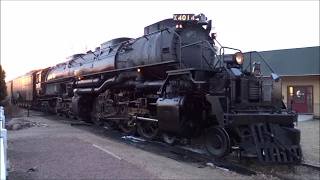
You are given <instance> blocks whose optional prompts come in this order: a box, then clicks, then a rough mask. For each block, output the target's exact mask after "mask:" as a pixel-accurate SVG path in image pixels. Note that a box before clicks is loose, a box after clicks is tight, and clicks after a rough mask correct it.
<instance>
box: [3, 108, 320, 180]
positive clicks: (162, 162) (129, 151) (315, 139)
mask: <svg viewBox="0 0 320 180" xmlns="http://www.w3.org/2000/svg"><path fill="white" fill-rule="evenodd" d="M22 114H23V113H22ZM25 115H26V114H25V113H24V115H22V116H25ZM38 115H39V114H38ZM23 119H25V120H29V121H31V122H36V123H33V124H32V123H31V124H32V126H30V127H28V128H23V129H22V130H19V131H9V134H8V135H9V137H8V138H9V139H10V138H18V139H20V138H23V137H30V136H44V134H48V136H50V137H51V136H54V137H56V138H69V137H72V138H76V139H80V140H81V141H83V142H84V143H94V144H97V145H99V146H101V147H103V148H105V149H106V150H108V151H111V152H113V153H115V154H116V155H118V156H120V157H121V158H123V159H125V160H126V161H127V162H129V163H132V164H134V165H135V166H138V167H140V168H142V169H144V170H146V171H147V172H149V173H150V174H152V175H154V177H156V178H160V179H279V178H276V177H275V176H278V177H282V178H281V179H320V178H319V171H317V170H313V169H310V168H307V167H302V166H299V167H289V166H265V167H262V166H253V167H251V169H253V170H258V171H260V172H262V173H260V174H258V175H256V176H243V175H240V174H236V173H234V172H228V171H224V170H221V169H217V168H212V167H205V168H198V167H196V166H192V165H190V164H185V163H181V162H177V161H175V160H172V159H168V158H165V157H162V156H159V155H156V154H152V153H149V152H145V151H142V150H139V149H136V148H134V147H130V146H127V145H124V144H121V143H118V142H114V141H112V140H108V139H106V138H101V137H98V136H96V135H93V134H90V133H88V132H84V131H82V130H79V129H77V128H73V127H70V125H69V126H67V125H65V124H61V123H58V122H54V121H51V120H47V119H45V118H43V117H39V116H37V117H33V116H31V117H24V118H23ZM7 121H10V118H8V119H7ZM319 122H320V121H319V120H313V121H304V122H299V124H298V128H299V129H301V132H302V134H301V146H302V152H303V155H304V161H305V162H307V163H310V164H316V165H320V162H319V159H320V155H319V139H320V138H319ZM44 137H45V136H44ZM9 139H8V140H9ZM9 146H10V145H9ZM8 153H10V151H9V152H8ZM9 156H10V154H9ZM10 164H11V165H12V166H13V167H15V162H11V163H10ZM48 171H50V170H48ZM263 172H265V173H263Z"/></svg>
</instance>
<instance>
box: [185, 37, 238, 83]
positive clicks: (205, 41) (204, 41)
mask: <svg viewBox="0 0 320 180" xmlns="http://www.w3.org/2000/svg"><path fill="white" fill-rule="evenodd" d="M199 43H201V46H202V47H206V48H208V49H211V51H212V52H213V53H214V54H215V55H217V58H218V62H220V67H221V64H222V67H223V68H224V69H225V70H226V72H227V73H228V74H229V75H231V73H230V72H229V70H228V68H227V67H226V65H225V64H224V63H223V62H222V60H221V58H220V57H219V56H218V54H217V53H216V52H215V49H213V47H212V45H211V44H210V42H209V41H207V40H202V41H198V42H195V43H191V44H187V45H184V46H182V47H181V48H180V55H181V50H182V49H183V48H186V47H190V46H194V45H196V44H199ZM203 43H207V44H208V46H203V45H202V44H203ZM219 44H220V43H219ZM222 48H228V47H222ZM229 49H233V48H229ZM235 50H238V49H235ZM239 51H240V50H239ZM240 52H241V51H240ZM220 53H221V49H220ZM201 55H202V54H201ZM202 59H203V58H202V57H201V61H202ZM206 62H207V63H208V61H207V60H206ZM218 62H217V63H218ZM217 63H216V65H217ZM216 65H215V66H216ZM209 66H210V65H209ZM215 66H214V67H215ZM210 67H211V66H210ZM230 77H231V76H230Z"/></svg>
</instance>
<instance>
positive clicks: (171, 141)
mask: <svg viewBox="0 0 320 180" xmlns="http://www.w3.org/2000/svg"><path fill="white" fill-rule="evenodd" d="M162 139H163V140H164V142H165V143H167V144H169V145H170V146H173V145H174V144H175V143H176V137H175V136H171V135H168V134H166V133H162Z"/></svg>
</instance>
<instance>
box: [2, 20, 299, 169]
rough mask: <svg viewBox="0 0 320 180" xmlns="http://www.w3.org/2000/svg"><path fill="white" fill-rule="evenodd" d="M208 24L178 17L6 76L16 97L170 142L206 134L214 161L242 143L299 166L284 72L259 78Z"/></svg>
mask: <svg viewBox="0 0 320 180" xmlns="http://www.w3.org/2000/svg"><path fill="white" fill-rule="evenodd" d="M211 29H212V21H211V20H209V21H207V18H206V17H205V15H204V14H199V15H194V14H175V15H174V16H173V18H170V19H165V20H162V21H160V22H157V23H154V24H152V25H149V26H147V27H145V28H144V35H143V36H141V37H139V38H135V39H134V38H117V39H112V40H110V41H107V42H105V43H103V44H101V46H100V47H98V48H96V49H95V50H94V51H88V52H87V53H85V54H74V55H72V56H70V57H69V58H67V61H66V62H64V63H61V64H58V65H56V66H54V67H48V68H45V69H42V70H38V71H33V72H31V73H29V74H27V75H25V76H23V77H20V78H17V79H15V80H13V81H11V82H9V84H8V88H9V91H10V93H11V94H12V97H11V98H12V101H13V102H15V103H19V104H20V106H22V107H32V108H34V109H40V110H46V111H51V112H54V113H57V114H59V115H65V116H68V117H70V118H78V119H80V120H85V121H91V122H93V123H94V124H96V125H104V126H107V127H108V128H109V129H120V130H121V131H123V132H125V133H126V134H134V133H138V134H139V135H140V136H142V137H143V138H145V139H148V140H155V139H156V138H159V137H162V138H163V140H164V141H165V142H166V143H168V144H171V145H172V144H174V143H175V142H177V141H178V140H185V139H187V140H189V139H192V138H195V137H203V138H204V140H203V142H204V145H205V147H206V149H207V151H208V152H209V153H210V154H211V155H212V156H213V157H216V158H223V157H225V156H227V155H228V154H230V152H232V150H234V149H238V150H240V151H241V152H242V153H243V154H246V155H253V156H257V157H258V158H259V160H260V161H261V162H280V163H290V164H299V163H301V159H302V152H301V148H300V130H298V129H296V128H295V125H294V122H296V121H297V114H296V113H294V112H292V111H291V110H289V109H287V108H286V107H285V105H284V103H283V101H282V92H281V81H280V79H279V77H278V76H277V75H276V74H275V73H271V74H270V75H268V76H262V75H261V71H260V66H261V65H260V64H259V63H256V62H254V63H253V65H250V71H246V70H243V63H244V56H243V53H242V52H241V51H240V50H237V49H233V50H235V51H236V53H235V54H225V53H224V50H225V49H232V48H227V47H222V46H221V47H220V48H218V46H216V43H218V41H217V40H216V34H215V33H211ZM251 66H253V67H252V68H251ZM24 79H28V81H25V80H24Z"/></svg>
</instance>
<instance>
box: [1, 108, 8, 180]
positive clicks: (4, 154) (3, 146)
mask: <svg viewBox="0 0 320 180" xmlns="http://www.w3.org/2000/svg"><path fill="white" fill-rule="evenodd" d="M7 173H8V172H7V130H6V118H5V116H4V110H3V107H2V106H0V179H1V180H6V177H7V175H8V174H7Z"/></svg>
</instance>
